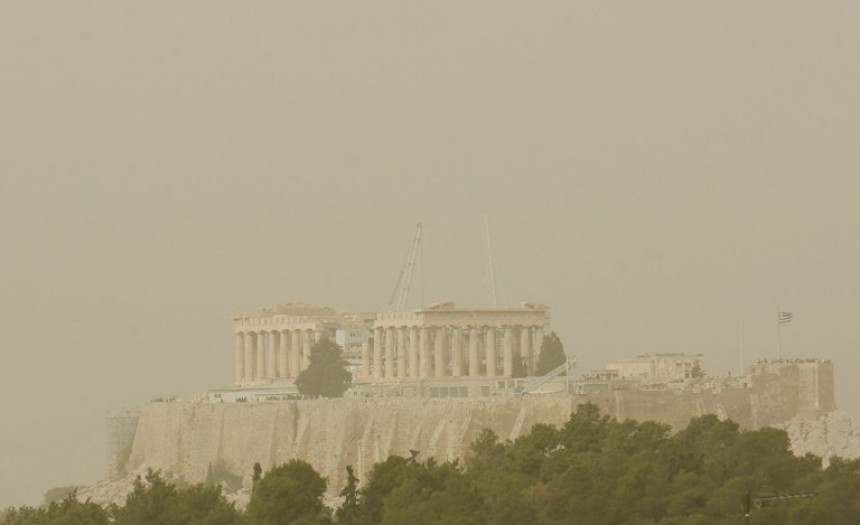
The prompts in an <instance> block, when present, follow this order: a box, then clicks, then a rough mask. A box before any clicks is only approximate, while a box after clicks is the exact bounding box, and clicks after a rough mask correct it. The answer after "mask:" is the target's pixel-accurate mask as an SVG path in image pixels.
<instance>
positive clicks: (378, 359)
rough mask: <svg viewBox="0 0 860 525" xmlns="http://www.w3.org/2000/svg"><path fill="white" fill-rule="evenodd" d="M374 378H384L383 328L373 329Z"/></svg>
mask: <svg viewBox="0 0 860 525" xmlns="http://www.w3.org/2000/svg"><path fill="white" fill-rule="evenodd" d="M373 378H374V379H376V380H379V379H382V328H375V329H374V330H373Z"/></svg>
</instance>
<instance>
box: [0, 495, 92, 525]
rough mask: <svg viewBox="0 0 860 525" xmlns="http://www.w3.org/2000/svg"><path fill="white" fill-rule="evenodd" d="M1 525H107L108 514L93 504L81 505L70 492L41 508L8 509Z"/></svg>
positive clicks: (1, 518) (0, 519) (1, 519)
mask: <svg viewBox="0 0 860 525" xmlns="http://www.w3.org/2000/svg"><path fill="white" fill-rule="evenodd" d="M0 523H2V524H3V525H108V523H109V522H108V513H107V511H105V509H103V508H102V507H100V506H99V505H96V504H95V503H90V502H89V501H87V502H85V503H82V502H80V501H78V500H77V499H76V498H75V492H74V491H72V493H71V494H68V495H67V496H66V497H65V498H63V499H62V500H57V501H52V502H51V503H49V504H48V505H46V506H43V507H36V508H34V507H27V506H24V507H20V508H17V509H9V510H8V512H7V513H6V514H5V515H3V516H2V517H0Z"/></svg>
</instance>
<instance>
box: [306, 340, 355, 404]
mask: <svg viewBox="0 0 860 525" xmlns="http://www.w3.org/2000/svg"><path fill="white" fill-rule="evenodd" d="M351 381H352V374H350V373H349V371H348V370H347V369H346V361H345V360H344V359H343V350H341V348H340V346H338V344H337V343H335V342H334V341H332V340H330V339H328V338H327V337H323V338H322V339H320V340H319V341H317V342H316V343H315V344H314V345H313V347H311V355H310V363H309V364H308V367H307V368H306V369H305V370H303V371H302V372H301V373H300V374H299V377H298V378H296V387H298V389H299V392H300V393H301V394H303V395H307V396H322V397H341V396H342V395H343V393H344V392H346V389H347V388H349V385H350V382H351Z"/></svg>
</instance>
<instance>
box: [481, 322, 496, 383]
mask: <svg viewBox="0 0 860 525" xmlns="http://www.w3.org/2000/svg"><path fill="white" fill-rule="evenodd" d="M484 350H485V352H484V353H485V354H486V355H487V377H496V329H495V328H492V327H490V328H487V335H486V339H485V344H484Z"/></svg>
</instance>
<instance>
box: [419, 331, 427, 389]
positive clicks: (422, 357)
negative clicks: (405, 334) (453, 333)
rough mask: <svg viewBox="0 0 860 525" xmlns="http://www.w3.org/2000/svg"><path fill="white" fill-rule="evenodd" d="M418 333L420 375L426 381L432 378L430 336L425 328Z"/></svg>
mask: <svg viewBox="0 0 860 525" xmlns="http://www.w3.org/2000/svg"><path fill="white" fill-rule="evenodd" d="M418 332H419V335H418V354H419V355H418V361H419V367H418V368H419V370H418V375H419V376H420V377H421V379H425V378H427V377H429V376H430V334H429V333H428V331H427V328H426V327H424V326H422V327H421V329H420V330H419V331H418Z"/></svg>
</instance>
